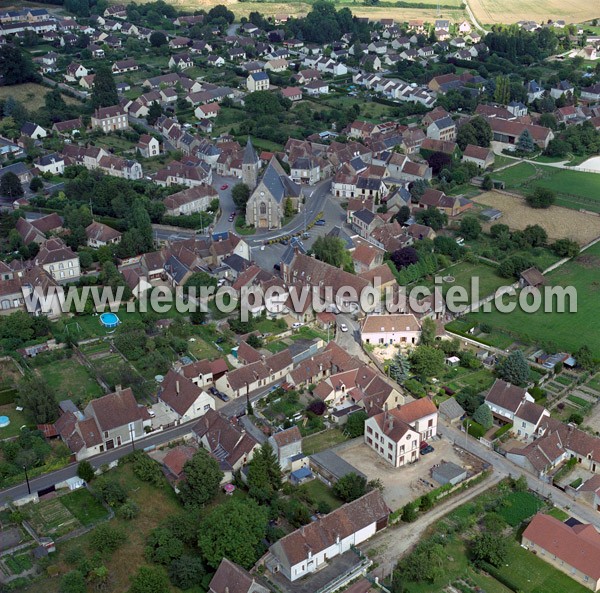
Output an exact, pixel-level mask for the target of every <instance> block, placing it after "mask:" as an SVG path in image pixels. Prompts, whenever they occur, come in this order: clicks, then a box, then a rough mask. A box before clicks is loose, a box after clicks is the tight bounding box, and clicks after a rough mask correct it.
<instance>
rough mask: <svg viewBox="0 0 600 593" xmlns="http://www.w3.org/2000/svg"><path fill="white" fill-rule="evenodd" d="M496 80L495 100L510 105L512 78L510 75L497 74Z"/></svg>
mask: <svg viewBox="0 0 600 593" xmlns="http://www.w3.org/2000/svg"><path fill="white" fill-rule="evenodd" d="M495 82H496V88H495V89H494V101H496V103H500V104H501V105H508V103H509V102H510V79H509V78H508V76H497V77H496V80H495Z"/></svg>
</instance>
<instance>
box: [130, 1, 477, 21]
mask: <svg viewBox="0 0 600 593" xmlns="http://www.w3.org/2000/svg"><path fill="white" fill-rule="evenodd" d="M167 1H168V3H169V4H171V5H172V6H174V7H175V8H177V9H178V10H199V9H205V10H209V9H210V8H212V7H213V6H215V5H217V4H225V5H226V6H227V8H229V10H231V11H232V12H233V13H234V14H235V16H236V18H237V19H240V18H241V17H243V16H245V17H248V15H249V14H250V13H251V12H260V13H261V14H263V15H265V16H273V15H276V14H287V15H289V16H293V17H298V16H304V15H306V14H307V13H308V12H309V11H310V7H311V5H310V3H309V2H287V3H286V2H239V1H238V0H167ZM142 2H143V0H142ZM127 3H128V1H126V2H124V4H127ZM335 4H336V6H337V8H338V10H339V9H340V8H344V7H348V8H350V10H352V14H353V15H354V16H358V17H368V18H370V19H372V20H378V19H382V18H394V19H397V20H400V21H407V20H410V19H421V20H426V21H427V20H430V21H433V20H434V19H436V18H446V19H450V20H452V21H455V22H459V21H461V20H463V19H464V18H465V12H464V10H463V9H462V8H461V2H460V1H459V0H443V2H441V4H443V5H446V6H455V7H456V8H443V9H442V10H441V12H438V9H437V4H436V3H434V2H430V4H431V8H429V7H428V8H417V7H415V8H410V7H399V6H393V5H392V6H364V5H362V4H354V3H352V2H339V1H337V2H335Z"/></svg>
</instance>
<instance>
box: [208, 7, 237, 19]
mask: <svg viewBox="0 0 600 593" xmlns="http://www.w3.org/2000/svg"><path fill="white" fill-rule="evenodd" d="M206 20H207V22H208V23H213V22H215V21H220V20H223V21H224V22H226V23H229V24H231V23H233V21H234V20H235V15H234V14H233V12H231V10H229V9H228V8H227V7H226V6H224V5H223V4H217V5H216V6H213V8H211V9H210V10H209V11H208V14H207V15H206Z"/></svg>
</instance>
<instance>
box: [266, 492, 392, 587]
mask: <svg viewBox="0 0 600 593" xmlns="http://www.w3.org/2000/svg"><path fill="white" fill-rule="evenodd" d="M389 513H390V511H389V509H388V507H387V505H386V503H385V501H384V500H383V496H382V495H381V492H380V491H379V490H378V489H375V490H372V491H371V492H369V493H368V494H365V495H364V496H362V497H361V498H358V499H357V500H355V501H353V502H350V503H348V504H345V505H344V506H342V507H340V508H339V509H336V510H335V511H333V512H331V513H329V514H328V515H325V516H324V517H321V518H320V519H317V520H316V521H313V522H312V523H309V524H308V525H304V526H303V527H300V528H299V529H297V530H296V531H293V532H292V533H290V534H288V535H286V536H285V537H282V538H281V539H280V540H279V541H277V542H275V543H274V544H273V545H272V546H271V547H270V548H269V552H270V554H269V555H268V556H267V558H266V561H265V564H266V566H267V568H268V569H269V570H270V571H271V572H279V573H281V574H282V575H284V576H285V577H286V578H287V579H288V580H289V581H292V582H294V581H297V580H298V579H301V578H302V577H305V576H307V575H309V574H311V573H313V572H317V571H318V570H320V569H321V568H323V567H324V565H325V564H326V563H327V562H328V560H331V559H332V558H334V557H335V556H339V555H341V554H344V553H345V552H347V551H349V550H350V549H351V548H352V547H354V546H358V545H360V544H361V543H362V542H364V541H366V540H368V539H369V538H370V537H372V536H373V535H375V534H376V533H377V532H378V531H381V530H382V529H384V528H385V527H387V524H388V517H389Z"/></svg>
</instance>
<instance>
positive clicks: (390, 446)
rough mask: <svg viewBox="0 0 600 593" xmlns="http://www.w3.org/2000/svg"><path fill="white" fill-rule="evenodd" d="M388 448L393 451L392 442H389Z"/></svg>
mask: <svg viewBox="0 0 600 593" xmlns="http://www.w3.org/2000/svg"><path fill="white" fill-rule="evenodd" d="M388 449H389V450H390V451H391V450H392V443H388Z"/></svg>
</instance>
